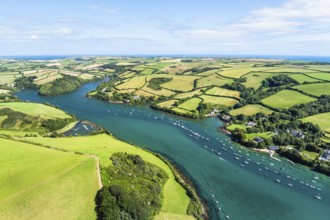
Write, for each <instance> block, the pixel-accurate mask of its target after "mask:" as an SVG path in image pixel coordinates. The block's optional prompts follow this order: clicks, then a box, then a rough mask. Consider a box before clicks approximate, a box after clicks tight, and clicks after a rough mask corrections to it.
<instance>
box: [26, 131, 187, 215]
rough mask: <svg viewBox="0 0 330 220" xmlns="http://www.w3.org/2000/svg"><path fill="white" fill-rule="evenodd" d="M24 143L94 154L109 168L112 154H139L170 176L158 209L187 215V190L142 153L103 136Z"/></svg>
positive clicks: (161, 164) (160, 163) (35, 139)
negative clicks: (161, 203) (160, 207)
mask: <svg viewBox="0 0 330 220" xmlns="http://www.w3.org/2000/svg"><path fill="white" fill-rule="evenodd" d="M26 140H29V141H32V142H34V143H40V144H43V145H46V146H52V147H56V148H59V149H64V150H69V151H74V152H82V153H86V154H93V155H96V156H97V157H99V159H100V164H101V166H109V165H111V163H110V162H111V161H110V160H109V157H110V156H111V155H112V154H113V153H117V152H126V153H129V154H138V155H140V156H141V157H142V159H143V160H145V161H148V162H149V163H152V164H154V165H156V166H158V167H160V168H161V169H163V170H164V171H165V172H166V173H167V174H168V176H169V179H168V181H167V182H166V184H165V187H164V192H163V193H164V203H163V206H162V209H161V210H162V211H164V212H170V213H175V214H181V215H185V214H186V210H187V207H188V204H189V201H190V199H189V197H188V196H187V195H186V191H185V190H184V188H183V187H182V186H181V185H180V184H179V183H178V182H177V181H176V180H175V178H174V175H173V173H172V171H171V169H170V168H169V167H168V166H167V165H166V163H164V162H163V161H162V160H161V159H159V158H158V157H156V156H154V155H153V154H151V153H149V152H147V151H145V150H142V149H140V148H137V147H134V146H132V145H130V144H127V143H124V142H122V141H119V140H117V139H115V138H113V137H111V136H109V135H106V134H100V135H95V136H87V137H77V138H42V137H31V138H26Z"/></svg>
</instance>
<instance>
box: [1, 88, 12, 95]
mask: <svg viewBox="0 0 330 220" xmlns="http://www.w3.org/2000/svg"><path fill="white" fill-rule="evenodd" d="M9 92H10V91H9V90H7V89H0V94H7V93H9Z"/></svg>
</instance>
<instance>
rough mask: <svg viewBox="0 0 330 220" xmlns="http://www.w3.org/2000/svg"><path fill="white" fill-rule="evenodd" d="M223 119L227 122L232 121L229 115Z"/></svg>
mask: <svg viewBox="0 0 330 220" xmlns="http://www.w3.org/2000/svg"><path fill="white" fill-rule="evenodd" d="M221 119H222V120H223V121H225V122H229V121H230V120H231V117H230V116H229V115H222V116H221Z"/></svg>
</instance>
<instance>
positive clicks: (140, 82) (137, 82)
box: [117, 76, 146, 89]
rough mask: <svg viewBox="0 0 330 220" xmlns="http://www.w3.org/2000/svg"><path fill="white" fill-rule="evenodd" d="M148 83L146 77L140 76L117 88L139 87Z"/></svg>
mask: <svg viewBox="0 0 330 220" xmlns="http://www.w3.org/2000/svg"><path fill="white" fill-rule="evenodd" d="M145 84H146V77H144V76H138V77H134V78H131V79H129V80H128V81H127V82H124V83H123V84H120V85H118V86H117V89H138V88H141V87H143V86H144V85H145Z"/></svg>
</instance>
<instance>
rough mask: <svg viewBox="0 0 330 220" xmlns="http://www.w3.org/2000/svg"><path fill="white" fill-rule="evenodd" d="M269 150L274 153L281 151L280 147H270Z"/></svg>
mask: <svg viewBox="0 0 330 220" xmlns="http://www.w3.org/2000/svg"><path fill="white" fill-rule="evenodd" d="M268 149H269V150H272V151H277V150H279V149H280V147H279V146H270V147H269V148H268Z"/></svg>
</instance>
